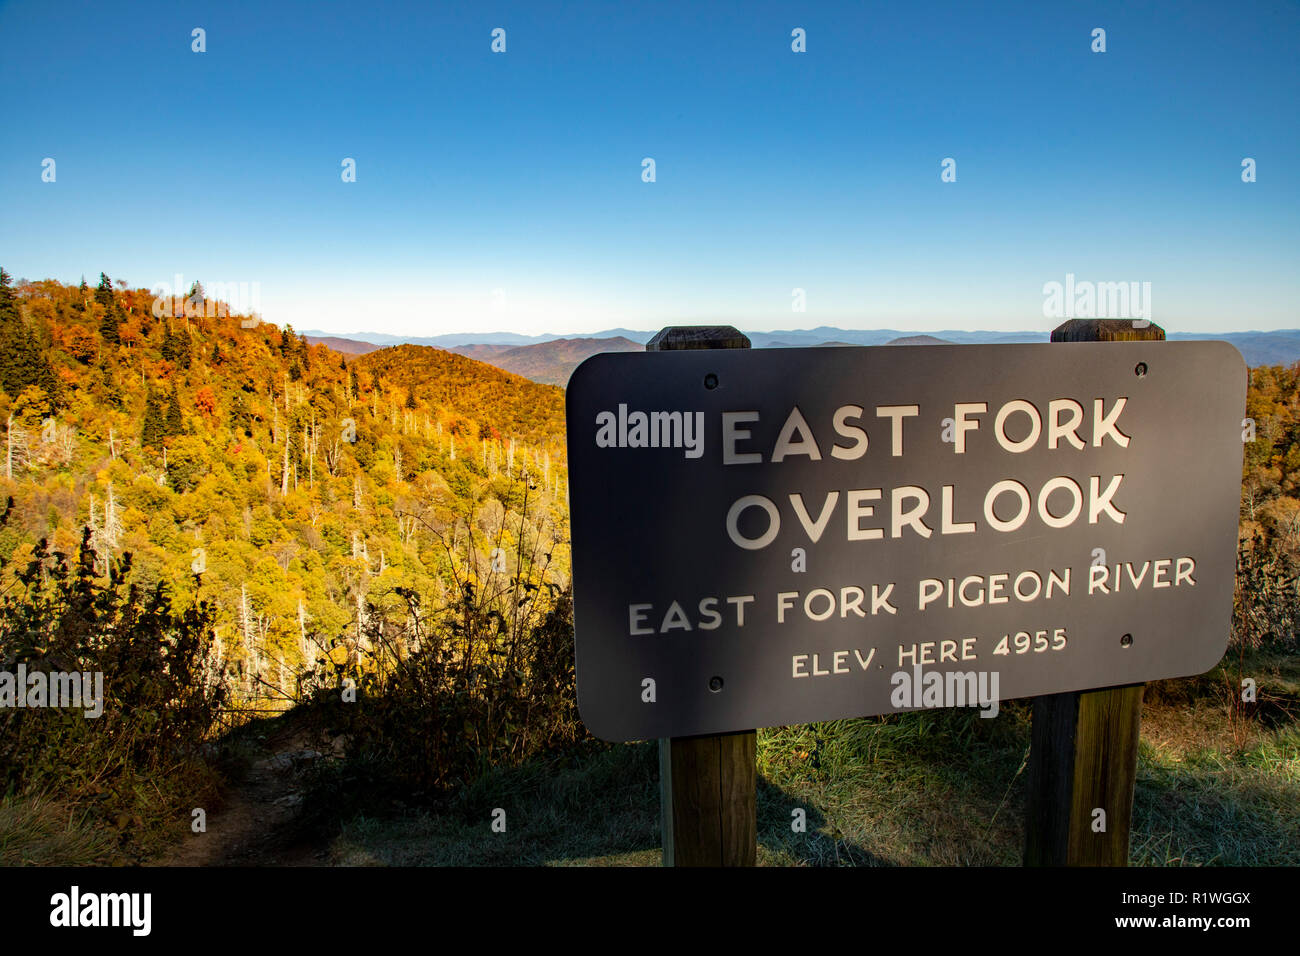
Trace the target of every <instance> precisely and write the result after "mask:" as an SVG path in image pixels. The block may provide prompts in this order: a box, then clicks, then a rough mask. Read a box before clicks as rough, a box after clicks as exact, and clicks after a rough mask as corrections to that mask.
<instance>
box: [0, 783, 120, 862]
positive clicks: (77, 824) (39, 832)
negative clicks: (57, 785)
mask: <svg viewBox="0 0 1300 956" xmlns="http://www.w3.org/2000/svg"><path fill="white" fill-rule="evenodd" d="M117 862H120V860H119V858H118V853H117V849H116V841H115V840H114V839H112V838H111V837H110V836H109V835H108V834H107V833H106V832H105V831H104V830H103V829H102V828H99V827H96V826H94V825H92V824H91V823H89V822H88V821H87V820H86V819H84V817H80V816H78V815H77V813H76V812H75V811H74V810H70V809H69V808H68V807H67V806H66V805H64V804H63V803H60V802H59V801H57V800H52V799H50V798H48V797H43V796H29V797H21V798H20V797H6V798H5V799H3V800H0V866H85V865H87V864H112V863H117Z"/></svg>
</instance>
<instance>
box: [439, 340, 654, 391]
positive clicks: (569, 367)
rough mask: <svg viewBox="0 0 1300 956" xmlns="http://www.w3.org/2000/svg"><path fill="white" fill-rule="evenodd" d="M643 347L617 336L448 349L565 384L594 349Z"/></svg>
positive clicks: (550, 382)
mask: <svg viewBox="0 0 1300 956" xmlns="http://www.w3.org/2000/svg"><path fill="white" fill-rule="evenodd" d="M644 348H645V346H644V345H642V344H641V343H639V342H634V341H632V340H631V339H628V338H624V337H623V336H621V335H619V336H614V337H612V338H584V339H553V340H552V341H550V342H538V343H537V344H535V345H521V346H517V347H514V348H512V347H510V346H508V345H494V344H482V345H458V346H452V347H451V348H449V349H448V351H449V352H456V353H458V354H460V355H464V356H467V357H468V358H472V359H477V360H478V361H480V362H486V363H488V364H489V365H495V366H496V367H497V368H500V369H504V370H505V371H507V372H513V373H515V374H516V375H522V376H523V377H524V378H528V379H531V380H532V381H534V382H539V383H541V384H543V385H559V386H565V385H567V384H568V383H569V376H570V375H572V374H573V370H574V369H575V368H577V367H578V366H579V365H580V364H582V362H583V361H585V360H586V359H588V358H590V357H591V356H593V355H595V354H597V353H598V352H640V351H643V350H644Z"/></svg>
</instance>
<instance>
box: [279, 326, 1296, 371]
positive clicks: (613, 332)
mask: <svg viewBox="0 0 1300 956" xmlns="http://www.w3.org/2000/svg"><path fill="white" fill-rule="evenodd" d="M657 331H658V330H657V329H656V330H654V331H637V330H634V329H622V328H619V329H606V330H605V331H602V332H592V333H590V334H587V335H582V336H575V335H568V336H565V335H551V334H545V335H532V336H530V335H520V334H517V333H514V332H483V333H474V332H465V333H454V334H448V335H435V336H430V337H427V338H418V337H413V336H399V335H386V334H382V333H372V332H354V333H351V334H349V335H346V336H331V335H329V333H325V332H317V331H309V332H305V333H303V334H304V335H305V336H307V337H308V338H309V340H311V341H316V340H326V339H333V340H334V341H339V342H350V343H352V348H353V349H355V350H356V351H354V352H353V354H359V352H360V349H361V347H362V346H364V345H365V344H370V345H375V346H386V345H397V344H402V343H410V344H416V345H432V346H434V347H437V348H444V349H451V350H455V351H457V352H460V353H461V354H464V355H469V356H471V357H473V358H477V359H479V360H481V361H486V362H489V363H490V364H493V365H497V367H498V368H506V366H504V365H501V364H500V361H501V356H503V355H505V354H506V353H507V352H511V351H520V350H522V349H527V348H531V347H536V346H541V345H546V344H548V343H552V342H587V343H596V344H599V343H600V342H602V341H604V342H607V343H608V342H610V341H611V340H614V339H622V340H625V341H627V342H630V343H632V344H633V345H637V344H640V345H644V344H645V343H646V342H648V341H649V340H650V339H651V338H652V337H653V336H654V335H655V333H656V332H657ZM746 334H747V335H748V336H749V339H750V341H751V342H752V343H753V345H754V347H755V348H802V347H808V346H818V345H888V344H891V343H897V340H899V339H903V340H905V341H910V340H914V339H924V340H925V341H927V342H928V341H929V340H930V339H938V340H940V341H941V342H945V343H952V344H956V345H988V344H1001V343H1014V342H1046V341H1048V340H1049V339H1050V333H1048V332H1045V331H1019V332H1015V331H975V332H969V331H963V330H959V329H942V330H939V331H935V332H928V333H918V332H907V331H901V330H899V329H840V328H835V327H832V326H819V327H817V328H814V329H791V330H785V331H774V332H747V333H746ZM1169 338H1170V340H1171V341H1183V340H1205V339H1217V340H1220V341H1224V342H1230V343H1232V345H1234V346H1236V348H1237V350H1238V351H1239V352H1241V355H1242V358H1244V359H1245V360H1246V364H1247V365H1250V366H1252V367H1253V366H1259V365H1291V364H1292V363H1294V362H1300V329H1275V330H1266V331H1259V330H1252V331H1242V332H1221V333H1206V332H1176V331H1175V332H1170V333H1169ZM897 344H902V343H897ZM930 344H934V343H932V342H931V343H930ZM331 347H333V348H339V347H338V346H335V345H331ZM562 348H563V347H562ZM602 350H608V351H628V349H627V347H626V346H623V345H619V346H617V347H614V348H607V349H601V348H598V347H596V348H594V351H602ZM340 351H345V350H344V349H340ZM544 354H545V353H544V352H537V353H531V354H530V353H523V352H521V354H520V355H518V356H515V357H514V358H512V359H511V362H512V363H513V364H514V366H515V367H513V368H507V371H517V372H518V374H521V375H524V376H526V377H530V378H531V377H532V375H530V374H529V373H528V372H526V371H519V369H521V368H523V367H525V366H527V367H533V368H534V370H535V371H536V372H537V373H538V374H544V375H546V376H547V378H546V379H540V378H539V379H535V381H546V382H549V383H551V384H562V381H567V380H568V376H567V374H565V375H564V376H563V380H561V379H560V377H559V376H560V373H561V369H562V365H563V364H564V363H562V362H545V361H543V360H542V358H541V357H542V356H543V355H544ZM589 354H591V353H589ZM585 357H586V356H585V355H584V356H583V358H585ZM578 361H581V359H579V360H578ZM573 365H574V366H575V367H576V365H577V362H573ZM569 371H570V372H571V371H572V368H570V369H569Z"/></svg>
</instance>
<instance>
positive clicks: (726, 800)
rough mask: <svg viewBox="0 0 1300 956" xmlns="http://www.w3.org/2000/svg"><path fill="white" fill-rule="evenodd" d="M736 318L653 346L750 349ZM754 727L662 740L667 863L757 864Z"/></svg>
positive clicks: (658, 339) (665, 336)
mask: <svg viewBox="0 0 1300 956" xmlns="http://www.w3.org/2000/svg"><path fill="white" fill-rule="evenodd" d="M747 348H749V339H748V338H747V337H746V336H745V335H743V334H742V333H740V332H738V331H737V330H736V329H734V328H732V327H731V326H729V325H725V326H677V327H672V328H666V329H662V330H661V331H660V332H659V334H658V335H656V336H655V337H654V338H653V339H651V340H650V341H649V342H648V343H647V344H646V351H647V352H665V351H670V350H676V349H747ZM755 746H756V738H755V734H754V731H752V730H742V731H738V732H736V733H731V734H716V735H709V736H704V737H673V738H671V739H669V738H662V739H660V741H659V800H660V806H661V809H662V814H663V819H662V830H663V844H664V866H753V865H754V862H755V860H756V858H757V854H758V811H757V805H756V793H757V786H758V772H757V770H756V769H755V763H754V761H755Z"/></svg>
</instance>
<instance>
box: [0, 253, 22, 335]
mask: <svg viewBox="0 0 1300 956" xmlns="http://www.w3.org/2000/svg"><path fill="white" fill-rule="evenodd" d="M11 282H13V277H12V276H11V275H9V273H7V272H5V270H4V268H3V267H0V323H4V324H5V325H8V324H9V323H10V322H17V321H18V320H19V316H18V297H17V296H16V295H14V290H13V286H11V285H10V283H11Z"/></svg>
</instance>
